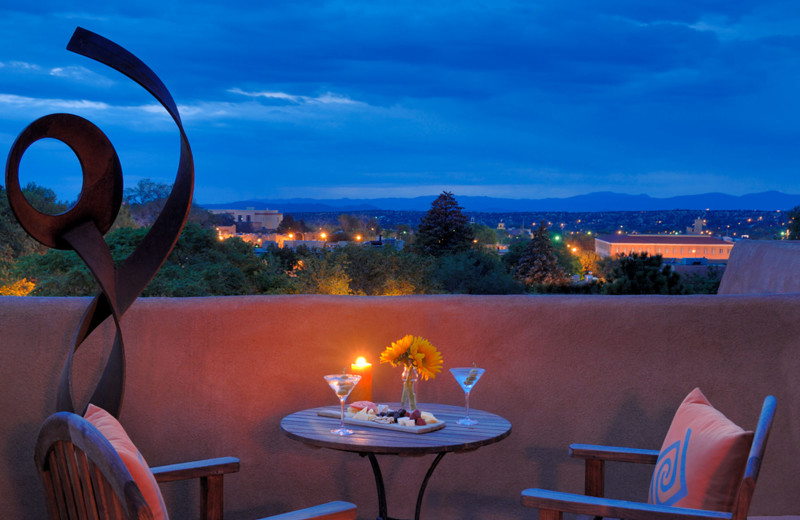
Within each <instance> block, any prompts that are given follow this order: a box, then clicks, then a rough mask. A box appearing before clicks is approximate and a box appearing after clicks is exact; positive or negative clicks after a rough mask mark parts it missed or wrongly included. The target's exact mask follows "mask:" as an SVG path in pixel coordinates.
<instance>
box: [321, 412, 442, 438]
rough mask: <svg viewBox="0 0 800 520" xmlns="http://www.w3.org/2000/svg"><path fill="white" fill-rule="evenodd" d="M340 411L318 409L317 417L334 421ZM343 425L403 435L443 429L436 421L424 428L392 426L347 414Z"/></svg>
mask: <svg viewBox="0 0 800 520" xmlns="http://www.w3.org/2000/svg"><path fill="white" fill-rule="evenodd" d="M341 414H342V412H341V410H338V409H337V410H334V409H326V408H323V409H320V410H318V411H317V415H319V416H322V417H332V418H334V419H338V418H339V417H341ZM344 423H345V424H351V425H353V426H364V427H367V428H380V429H382V430H394V431H396V432H404V433H429V432H435V431H436V430H441V429H442V428H444V427H445V422H444V421H438V422H435V423H433V424H426V425H425V426H401V425H399V424H397V423H392V424H382V423H377V422H373V421H362V420H361V419H353V418H350V417H347V413H346V412H345V414H344Z"/></svg>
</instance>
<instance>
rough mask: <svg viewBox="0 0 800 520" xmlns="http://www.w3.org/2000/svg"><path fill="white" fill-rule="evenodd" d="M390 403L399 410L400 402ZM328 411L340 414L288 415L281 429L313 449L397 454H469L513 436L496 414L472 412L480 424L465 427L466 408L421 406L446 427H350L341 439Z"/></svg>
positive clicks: (336, 421)
mask: <svg viewBox="0 0 800 520" xmlns="http://www.w3.org/2000/svg"><path fill="white" fill-rule="evenodd" d="M389 404H390V405H392V406H393V407H394V408H397V403H389ZM325 409H327V410H330V409H335V410H337V411H338V410H339V407H338V406H333V407H330V406H325V407H321V408H310V409H308V410H303V411H301V412H295V413H293V414H291V415H287V416H286V417H284V418H283V419H282V420H281V430H282V431H283V432H284V433H285V434H286V435H287V436H289V437H290V438H292V439H294V440H297V441H300V442H303V443H305V444H309V445H311V446H318V447H322V448H331V449H334V450H342V451H352V452H357V453H383V454H394V455H424V454H426V453H442V452H459V451H469V450H474V449H477V448H479V447H481V446H485V445H487V444H492V443H495V442H498V441H501V440H503V439H505V438H506V437H508V436H509V435H510V434H511V423H510V422H508V421H507V420H505V419H503V418H502V417H500V416H499V415H495V414H493V413H489V412H484V411H481V410H473V409H470V411H469V416H470V417H471V418H472V419H475V420H477V421H478V424H476V425H473V426H462V425H460V424H457V423H456V421H457V420H458V419H460V418H461V417H464V407H463V406H450V405H444V404H420V405H419V409H420V410H424V411H426V412H430V413H432V414H433V415H435V416H436V418H437V419H438V420H440V421H444V422H445V427H444V428H442V429H440V430H436V431H432V432H428V433H412V432H404V431H395V430H387V429H381V428H373V427H369V426H358V425H354V424H346V426H347V428H349V429H351V430H353V434H352V435H346V436H339V435H334V434H332V433H331V429H333V428H336V427H337V426H338V425H339V419H333V418H330V417H321V416H319V415H317V412H318V411H319V410H325Z"/></svg>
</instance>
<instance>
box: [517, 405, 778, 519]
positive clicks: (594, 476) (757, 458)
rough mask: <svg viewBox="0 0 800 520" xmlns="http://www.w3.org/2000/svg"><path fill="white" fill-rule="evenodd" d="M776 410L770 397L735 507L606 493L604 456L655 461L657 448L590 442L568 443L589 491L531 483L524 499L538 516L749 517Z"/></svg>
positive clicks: (645, 462) (526, 504)
mask: <svg viewBox="0 0 800 520" xmlns="http://www.w3.org/2000/svg"><path fill="white" fill-rule="evenodd" d="M774 414H775V398H774V397H773V396H768V397H767V398H766V399H765V400H764V405H763V407H762V409H761V416H760V418H759V420H758V425H757V427H756V430H755V433H754V436H753V442H752V445H751V447H750V453H749V456H748V458H747V465H746V467H745V471H744V474H743V475H742V479H741V482H740V484H739V486H738V489H737V491H736V497H735V499H734V502H733V504H734V506H733V510H732V511H731V512H720V511H706V510H700V509H686V508H680V507H670V506H662V505H652V504H646V503H639V502H629V501H624V500H613V499H608V498H603V493H604V465H605V462H606V461H616V462H633V463H644V464H655V463H656V461H657V460H658V455H659V451H658V450H642V449H630V448H615V447H607V446H595V445H587V444H573V445H571V446H570V455H571V456H573V457H577V458H582V459H585V461H586V469H585V495H578V494H573V493H561V492H558V491H548V490H544V489H533V488H532V489H526V490H524V491H523V492H522V504H523V505H525V506H528V507H533V508H536V509H538V510H539V518H540V520H561V519H562V517H563V513H574V514H579V515H590V516H594V517H595V518H596V519H598V518H601V517H608V518H624V519H626V520H668V519H669V520H701V519H725V520H746V519H747V512H748V510H749V509H750V501H751V500H752V498H753V491H755V487H756V480H757V479H758V473H759V470H760V469H761V461H762V459H763V457H764V450H765V448H766V445H767V439H768V437H769V432H770V429H771V427H772V419H773V416H774Z"/></svg>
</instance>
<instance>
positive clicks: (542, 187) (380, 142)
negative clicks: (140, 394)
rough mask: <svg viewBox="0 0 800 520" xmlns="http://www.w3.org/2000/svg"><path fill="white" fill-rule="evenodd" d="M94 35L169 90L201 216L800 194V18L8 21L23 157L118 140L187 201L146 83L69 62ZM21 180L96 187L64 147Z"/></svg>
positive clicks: (728, 9) (6, 124)
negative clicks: (204, 208) (602, 195)
mask: <svg viewBox="0 0 800 520" xmlns="http://www.w3.org/2000/svg"><path fill="white" fill-rule="evenodd" d="M76 26H82V27H85V28H87V29H89V30H92V31H94V32H97V33H99V34H101V35H103V36H105V37H107V38H109V39H111V40H112V41H115V42H116V43H118V44H120V45H122V46H123V47H125V48H127V49H128V50H129V51H131V52H133V53H134V54H135V55H137V56H138V57H139V58H140V59H142V60H143V61H144V62H145V63H147V64H148V65H149V66H150V67H151V68H152V69H153V70H154V71H155V72H156V73H157V74H158V75H159V76H160V77H161V79H162V80H163V81H164V83H165V84H166V85H167V87H168V88H169V89H170V91H171V92H172V94H173V96H174V97H175V99H176V101H177V103H178V106H179V108H180V111H181V115H182V118H183V120H184V124H185V126H186V130H187V133H188V136H189V140H190V143H191V145H192V149H193V152H194V156H195V163H196V181H195V199H196V200H197V201H198V202H199V203H201V204H202V203H209V204H213V203H224V202H229V201H234V200H246V199H252V198H292V197H308V198H317V199H335V198H343V197H349V198H381V197H417V196H430V195H435V194H437V193H439V192H441V191H443V190H447V191H451V192H453V193H455V194H456V195H457V196H459V195H461V196H492V197H504V198H548V197H556V198H563V197H570V196H575V195H582V194H586V193H592V192H597V191H613V192H618V193H627V194H647V195H650V196H652V197H672V196H678V195H692V194H698V193H708V192H723V193H728V194H731V195H743V194H748V193H758V192H763V191H770V190H775V191H782V192H784V193H800V177H799V176H798V175H797V166H798V164H800V161H799V159H800V148H798V146H797V144H798V142H800V123H798V121H800V117H798V116H800V100H798V96H797V95H796V91H797V87H798V85H800V53H798V52H797V50H798V49H800V6H798V5H797V4H795V3H790V2H782V1H777V0H769V1H758V2H757V1H746V2H739V3H736V4H733V5H728V4H727V3H719V4H718V3H713V2H707V3H699V4H698V3H697V2H689V1H678V2H669V3H667V2H659V3H657V4H655V5H641V4H640V3H636V2H626V1H618V2H611V3H603V4H597V3H595V2H588V1H585V0H584V1H571V2H567V3H565V2H555V1H544V2H536V3H535V4H532V3H529V2H514V1H500V2H493V3H491V4H486V5H484V4H482V3H479V2H461V3H457V4H451V3H436V2H434V3H431V2H407V3H403V4H390V3H380V2H361V1H348V2H335V1H326V0H319V1H310V0H309V1H300V2H291V3H277V2H268V3H266V4H265V3H264V2H237V3H236V5H224V4H222V3H221V2H215V1H209V2H201V3H199V4H198V3H192V4H188V3H183V2H178V3H173V4H171V5H169V6H165V5H164V4H163V3H155V2H150V1H144V2H137V3H136V5H124V6H123V5H120V6H114V5H104V6H93V7H87V6H85V5H82V4H81V3H78V2H70V1H67V2H53V3H49V2H39V3H37V4H35V5H33V6H28V5H18V6H3V7H1V8H0V28H1V29H0V38H1V39H2V45H0V147H2V148H3V151H4V153H7V151H8V149H9V148H10V147H11V144H12V142H13V140H14V138H15V137H16V136H17V135H18V134H19V133H20V132H21V131H22V129H23V128H24V127H25V126H26V125H27V124H29V123H30V122H32V121H33V120H34V119H36V118H37V117H40V116H42V115H46V114H49V113H54V112H71V113H75V114H77V115H81V116H83V117H86V118H87V119H89V120H91V121H92V122H94V123H95V124H97V125H98V126H99V127H100V128H101V129H102V130H103V131H104V132H106V133H107V134H108V136H109V137H110V138H111V141H112V143H114V145H115V147H116V148H117V152H118V153H119V155H120V159H121V162H122V168H123V173H124V176H125V183H126V186H128V187H130V186H133V185H135V184H136V183H137V182H138V180H141V179H144V178H150V179H153V180H155V181H157V182H163V183H171V182H172V180H173V178H174V174H175V171H176V169H177V157H178V139H177V133H176V131H175V129H174V126H173V125H172V124H171V123H170V122H169V120H168V118H167V116H166V114H165V113H164V112H163V110H161V109H159V108H157V107H156V106H155V103H154V101H153V100H152V98H150V97H149V95H148V94H147V93H146V92H145V91H144V90H142V89H141V88H140V87H139V86H137V85H135V84H133V82H131V81H130V80H128V79H127V78H123V77H122V76H120V75H119V74H118V73H116V72H115V71H113V70H111V69H108V68H106V67H104V66H102V65H100V64H98V63H95V62H92V61H91V60H87V59H86V58H84V57H81V56H78V55H75V54H73V53H70V52H68V51H66V50H65V46H66V43H67V41H68V40H69V37H70V36H71V34H72V31H73V30H74V29H75V27H76ZM21 180H22V181H23V183H24V182H25V181H26V180H29V181H34V182H36V183H37V184H40V185H42V186H46V187H49V188H52V189H54V190H55V191H56V193H57V194H58V196H59V197H60V198H62V199H64V200H74V198H75V197H76V196H77V194H78V190H79V189H80V185H81V182H80V169H79V166H78V165H77V161H76V160H75V159H74V157H73V156H71V154H70V152H69V151H68V150H66V147H64V146H63V145H61V144H60V143H52V142H40V143H37V144H36V145H34V147H33V148H32V149H31V150H30V151H29V152H28V153H27V154H26V156H25V157H24V158H23V163H22V169H21ZM3 184H4V182H3Z"/></svg>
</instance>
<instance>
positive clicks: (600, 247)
mask: <svg viewBox="0 0 800 520" xmlns="http://www.w3.org/2000/svg"><path fill="white" fill-rule="evenodd" d="M594 249H595V252H596V253H597V254H598V255H599V256H601V257H607V256H616V255H619V254H622V255H629V254H631V253H647V254H648V255H650V256H654V255H661V257H662V258H664V260H673V261H684V260H686V261H688V262H690V263H691V262H693V261H697V262H702V261H703V259H705V260H706V261H716V262H727V261H728V258H729V257H730V255H731V249H733V242H731V241H729V240H723V239H721V238H715V237H709V236H699V235H603V236H599V237H596V238H595V239H594Z"/></svg>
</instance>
